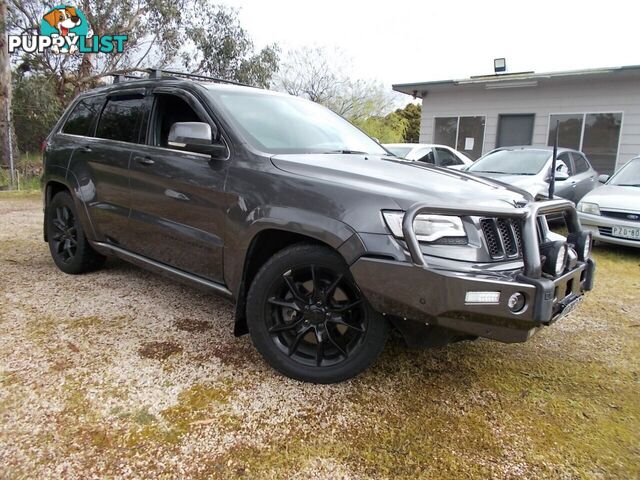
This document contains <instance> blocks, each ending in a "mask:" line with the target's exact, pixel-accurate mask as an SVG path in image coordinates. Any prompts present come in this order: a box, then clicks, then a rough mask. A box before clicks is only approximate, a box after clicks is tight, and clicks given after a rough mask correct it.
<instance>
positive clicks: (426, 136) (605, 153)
mask: <svg viewBox="0 0 640 480" xmlns="http://www.w3.org/2000/svg"><path fill="white" fill-rule="evenodd" d="M393 89H394V90H396V91H398V92H402V93H406V94H407V95H412V96H415V97H417V98H421V99H422V120H421V123H420V142H421V143H442V144H445V145H449V146H451V147H454V148H457V149H458V150H460V151H462V152H464V153H465V154H467V155H468V156H469V157H471V158H474V159H476V158H478V157H480V156H481V155H482V154H484V153H487V152H489V151H491V150H493V149H494V148H496V147H501V146H509V145H533V146H543V145H552V144H553V138H554V136H555V128H556V125H557V124H558V123H557V122H558V121H559V122H560V123H559V125H560V133H559V146H561V147H569V148H575V149H578V150H582V151H583V152H584V153H585V154H586V155H587V157H588V158H589V160H590V161H591V163H592V164H593V166H594V168H595V169H596V170H597V171H598V172H600V173H607V174H611V173H612V172H613V171H614V170H615V169H616V168H618V167H620V166H621V165H623V164H624V163H625V162H626V161H628V160H630V159H631V158H633V157H634V156H637V155H639V154H640V65H639V66H627V67H619V68H603V69H594V70H580V71H568V72H555V73H534V72H522V73H503V74H497V75H485V76H478V77H471V78H469V79H465V80H446V81H435V82H420V83H408V84H398V85H394V86H393Z"/></svg>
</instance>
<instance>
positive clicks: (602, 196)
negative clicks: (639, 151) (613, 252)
mask: <svg viewBox="0 0 640 480" xmlns="http://www.w3.org/2000/svg"><path fill="white" fill-rule="evenodd" d="M600 181H601V182H603V183H604V182H606V183H605V184H604V185H603V186H601V187H599V188H596V189H595V190H592V191H591V192H589V193H588V194H586V195H585V196H584V197H583V198H582V200H581V201H580V203H578V216H579V217H580V223H581V224H582V228H583V229H585V230H590V231H591V233H592V235H593V238H595V239H596V240H600V241H602V242H607V243H615V244H617V245H628V246H630V247H636V248H640V157H636V158H634V159H633V160H630V161H629V162H628V163H627V164H626V165H625V166H623V167H622V168H621V169H620V170H618V171H617V172H616V173H615V174H614V175H613V176H612V177H610V178H609V177H607V176H606V175H600Z"/></svg>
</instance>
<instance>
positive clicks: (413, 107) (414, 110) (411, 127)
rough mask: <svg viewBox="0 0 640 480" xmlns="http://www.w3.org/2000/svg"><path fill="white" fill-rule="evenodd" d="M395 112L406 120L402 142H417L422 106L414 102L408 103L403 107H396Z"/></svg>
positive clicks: (418, 139)
mask: <svg viewBox="0 0 640 480" xmlns="http://www.w3.org/2000/svg"><path fill="white" fill-rule="evenodd" d="M395 113H396V114H397V115H399V116H400V117H402V118H404V119H405V120H406V121H407V129H406V131H405V134H404V139H403V141H404V143H418V142H419V141H420V120H421V118H422V107H421V106H420V105H417V104H415V103H408V104H407V105H406V106H405V107H404V108H399V109H397V110H396V111H395Z"/></svg>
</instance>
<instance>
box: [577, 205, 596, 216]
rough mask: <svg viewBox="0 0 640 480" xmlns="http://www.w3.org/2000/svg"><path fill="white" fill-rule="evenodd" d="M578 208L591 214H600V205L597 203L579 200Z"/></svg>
mask: <svg viewBox="0 0 640 480" xmlns="http://www.w3.org/2000/svg"><path fill="white" fill-rule="evenodd" d="M578 210H580V211H581V212H583V213H590V214H591V215H600V207H599V206H598V204H597V203H589V202H580V203H578Z"/></svg>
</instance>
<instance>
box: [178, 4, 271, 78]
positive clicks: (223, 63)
mask: <svg viewBox="0 0 640 480" xmlns="http://www.w3.org/2000/svg"><path fill="white" fill-rule="evenodd" d="M192 8H194V9H195V10H197V14H196V11H194V15H193V17H192V20H191V21H190V22H189V23H188V24H187V26H186V29H185V32H186V38H187V39H188V41H189V42H190V44H191V45H190V46H191V47H192V48H188V49H186V50H185V51H184V52H183V53H182V58H183V64H184V66H185V67H186V68H187V69H189V70H195V71H196V72H198V73H202V74H207V75H212V76H216V77H220V78H226V79H230V80H236V81H239V82H242V83H247V84H250V85H255V86H258V87H263V88H268V87H269V85H270V84H271V79H272V77H273V75H274V73H275V72H276V71H277V70H278V55H279V49H278V46H277V45H275V44H272V45H268V46H266V47H264V48H263V49H262V50H260V51H259V52H256V50H255V47H254V44H253V42H252V41H251V39H250V37H249V35H248V34H247V31H246V30H245V29H244V28H242V25H241V24H240V20H239V19H238V15H237V11H236V10H234V9H231V8H228V7H224V6H220V5H212V4H209V3H208V2H206V1H201V0H198V1H196V2H195V3H194V5H193V7H192Z"/></svg>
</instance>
